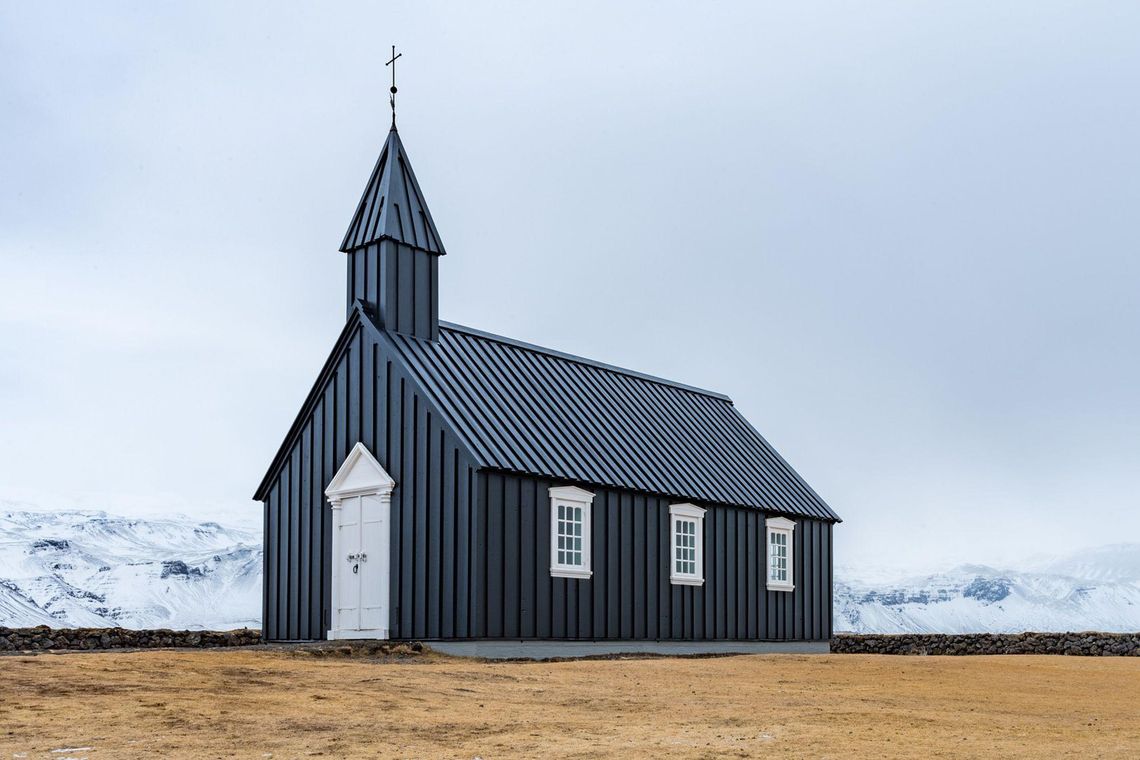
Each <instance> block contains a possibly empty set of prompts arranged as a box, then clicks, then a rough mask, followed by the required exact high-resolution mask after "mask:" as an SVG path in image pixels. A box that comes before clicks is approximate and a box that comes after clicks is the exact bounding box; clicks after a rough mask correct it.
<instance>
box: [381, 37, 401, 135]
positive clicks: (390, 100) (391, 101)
mask: <svg viewBox="0 0 1140 760" xmlns="http://www.w3.org/2000/svg"><path fill="white" fill-rule="evenodd" d="M402 55H403V53H397V52H396V46H395V45H393V46H392V60H390V61H388V62H387V63H385V64H384V65H385V66H391V67H392V88H391V89H390V90H388V92H390V93H392V94H391V95H389V96H388V103H389V104H390V105H391V106H392V126H393V127H394V126H396V59H397V58H399V57H400V56H402Z"/></svg>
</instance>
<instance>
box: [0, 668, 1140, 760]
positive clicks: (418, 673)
mask: <svg viewBox="0 0 1140 760" xmlns="http://www.w3.org/2000/svg"><path fill="white" fill-rule="evenodd" d="M60 750H69V751H66V752H60ZM234 756H238V757H255V758H264V757H276V758H285V757H309V756H324V757H457V758H474V757H481V758H484V760H492V758H501V757H583V758H585V757H600V756H612V757H663V756H669V757H719V756H729V757H756V756H759V757H764V756H778V757H833V758H845V757H876V758H890V757H908V758H910V757H919V758H921V757H1033V758H1040V757H1130V758H1135V757H1140V658H1110V657H1105V658H1097V657H1089V658H1083V657H1034V656H1016V657H884V656H856V655H828V656H803V655H765V656H740V657H720V658H711V659H679V658H661V659H620V660H586V661H577V662H560V663H519V662H500V663H494V662H480V661H474V660H465V659H453V658H447V657H443V656H439V655H432V654H427V655H423V656H418V657H406V658H398V657H389V658H363V657H351V658H348V657H327V656H316V655H313V654H311V653H308V652H295V651H289V650H268V651H267V650H259V649H246V650H181V651H146V652H122V653H71V654H44V655H39V656H22V655H15V656H4V657H0V760H4V759H6V758H22V757H28V758H34V757H52V758H56V759H57V760H60V759H61V758H65V757H76V758H78V757H89V758H112V757H113V758H120V757H148V758H155V757H162V758H165V757H194V758H209V757H234Z"/></svg>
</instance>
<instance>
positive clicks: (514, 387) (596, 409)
mask: <svg viewBox="0 0 1140 760" xmlns="http://www.w3.org/2000/svg"><path fill="white" fill-rule="evenodd" d="M384 335H385V336H386V337H388V338H389V339H390V340H391V342H392V343H393V345H394V346H395V347H396V349H397V351H398V352H399V353H400V355H401V356H402V357H403V358H404V359H405V360H406V362H407V363H408V365H409V366H410V369H411V370H412V372H413V373H414V374H415V375H416V376H417V377H418V378H419V380H420V381H421V382H422V383H423V385H424V386H425V390H427V391H428V393H429V394H430V395H431V396H432V397H433V399H434V400H435V401H436V403H437V404H439V406H440V407H441V409H442V410H443V411H444V412H445V413H446V415H447V417H448V418H449V422H451V424H452V425H453V426H454V427H455V428H456V429H457V430H456V432H457V433H458V434H459V435H460V436H461V437H462V438H463V439H464V441H465V443H466V444H467V445H468V446H469V447H470V448H471V450H472V452H473V453H474V455H475V456H476V458H477V459H479V460H481V462H482V464H483V465H484V466H486V467H489V468H492V469H499V470H506V471H511V472H520V473H528V474H532V475H540V476H546V477H553V478H560V479H565V480H571V481H577V482H581V483H587V484H590V483H593V484H598V485H605V486H614V487H618V488H629V489H633V490H640V491H646V492H651V493H658V494H664V495H669V496H677V497H680V498H684V499H693V500H698V501H709V502H719V503H725V504H735V505H741V506H751V507H756V508H759V509H763V510H766V511H775V512H782V513H786V514H791V515H800V516H804V517H814V518H820V519H824V520H839V519H840V518H839V516H838V515H837V514H836V513H835V512H834V511H832V509H831V508H830V507H829V506H828V505H827V504H826V502H824V500H823V499H822V498H820V496H819V495H818V494H817V493H816V492H815V491H814V490H812V488H811V487H810V486H808V484H807V483H806V482H804V480H803V479H802V478H801V477H800V476H799V475H798V474H797V473H796V471H795V470H793V469H792V468H791V466H790V465H789V464H788V463H787V462H786V461H784V459H783V458H782V457H781V456H780V455H779V454H778V453H777V452H776V450H775V449H774V448H772V446H771V445H770V444H769V443H768V442H767V441H766V440H765V439H764V437H763V436H761V435H760V434H759V433H758V432H757V431H756V430H755V428H753V427H752V426H751V425H750V424H749V423H748V421H747V420H746V419H744V417H743V415H741V414H740V412H738V411H737V410H736V408H735V407H734V406H733V405H732V400H731V399H729V398H728V397H727V396H724V395H722V394H719V393H713V392H711V391H705V390H701V389H699V388H693V387H691V386H687V385H682V384H680V383H674V382H670V381H668V380H662V379H660V378H656V377H652V376H649V375H644V374H641V373H638V372H632V371H630V370H626V369H621V368H620V367H614V366H611V365H608V364H602V363H600V362H596V361H591V360H589V359H583V358H580V357H576V356H572V355H570V354H565V353H561V352H558V351H552V350H550V349H546V348H542V347H539V346H534V345H530V344H528V343H523V342H521V341H517V340H512V339H510V338H504V337H501V336H497V335H491V334H489V333H485V332H482V331H479V330H474V329H471V328H469V327H463V326H461V325H456V324H452V323H448V322H441V323H440V331H439V340H438V341H428V340H422V339H419V338H415V337H412V336H409V335H405V334H402V333H396V332H390V331H384Z"/></svg>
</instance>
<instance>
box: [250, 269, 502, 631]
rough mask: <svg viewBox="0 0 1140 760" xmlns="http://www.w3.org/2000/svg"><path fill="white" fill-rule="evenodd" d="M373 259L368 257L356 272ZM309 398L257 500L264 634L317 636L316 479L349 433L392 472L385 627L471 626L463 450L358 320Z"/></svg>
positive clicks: (469, 495) (322, 519)
mask: <svg viewBox="0 0 1140 760" xmlns="http://www.w3.org/2000/svg"><path fill="white" fill-rule="evenodd" d="M375 268H376V267H375V266H373V264H372V262H371V261H369V262H368V264H367V265H365V264H361V273H362V274H363V273H364V272H365V271H366V270H367V271H368V272H369V273H371V272H372V271H373V270H374V269H375ZM312 399H313V400H312V402H311V404H310V405H309V407H308V411H307V413H306V415H305V416H304V417H303V419H302V420H301V422H300V424H299V425H298V426H297V427H296V431H297V432H296V434H295V437H294V439H293V440H291V441H290V442H289V448H288V451H287V454H286V456H285V457H284V458H283V459H282V463H281V466H280V468H279V470H278V472H277V473H276V474H275V476H274V479H273V481H272V485H271V487H270V489H269V491H268V495H267V498H266V500H265V502H264V505H265V518H264V528H265V554H264V563H265V564H264V583H265V592H264V596H265V599H264V603H263V612H264V620H263V623H262V625H263V628H264V635H265V637H266V638H267V639H269V640H297V639H301V640H304V639H320V638H324V636H325V633H326V631H327V629H328V626H329V624H330V622H331V621H330V613H329V605H330V604H331V601H332V600H331V595H332V587H331V584H332V579H331V572H330V570H331V563H332V562H333V561H336V559H337V558H336V557H331V556H330V549H331V545H332V536H331V532H330V531H331V525H332V515H331V510H330V508H329V506H328V501H327V500H326V499H325V496H324V489H325V487H326V486H327V485H328V483H329V482H330V481H331V480H332V478H333V475H335V474H336V471H337V469H339V468H340V466H341V464H342V463H343V462H344V459H345V457H346V456H347V454H348V451H350V450H351V448H352V446H354V445H355V444H356V442H357V441H358V440H359V441H362V442H363V443H364V444H365V445H366V446H367V447H368V448H369V450H370V451H372V452H373V454H375V456H376V458H377V460H378V461H379V462H380V464H381V465H382V466H383V467H384V469H385V470H387V471H388V472H389V473H390V474H391V475H392V476H393V477H394V478H395V479H396V481H397V484H396V489H395V491H394V492H393V494H392V512H391V518H392V519H391V536H390V541H391V557H392V566H391V577H390V591H389V594H390V605H391V614H390V621H389V625H390V631H391V636H392V637H394V638H397V637H399V638H425V639H426V638H457V637H458V638H462V637H467V636H470V635H471V633H472V631H473V630H475V621H474V609H473V608H472V600H473V599H475V598H476V597H477V595H478V590H477V588H476V583H475V581H474V579H473V578H472V577H471V574H472V567H473V565H472V559H473V554H472V544H471V543H470V542H471V541H473V540H474V538H473V536H472V531H471V526H472V525H474V524H475V521H476V520H477V515H476V509H477V499H476V498H475V493H474V489H473V488H472V484H473V483H474V481H475V470H474V465H473V462H472V461H471V459H470V457H469V455H468V454H467V453H466V450H465V449H464V448H463V447H462V446H461V445H460V443H459V441H458V439H457V438H456V437H455V435H454V433H453V432H452V431H451V430H450V429H449V428H447V427H446V426H445V425H444V424H443V422H442V419H441V418H440V416H439V413H438V410H436V409H435V408H434V407H433V406H432V405H431V403H430V402H429V401H428V400H427V399H426V398H425V397H423V396H422V395H421V394H420V393H419V391H418V387H417V386H416V385H415V383H414V381H413V380H412V378H411V377H410V376H409V375H408V374H407V372H406V371H405V370H404V369H403V368H402V365H401V364H399V363H398V361H397V362H394V361H393V360H392V357H391V356H390V355H389V349H388V347H387V345H386V344H385V343H383V342H382V341H378V340H375V339H373V337H372V336H371V334H369V333H368V332H367V331H365V330H364V329H363V328H358V329H357V331H356V333H355V334H353V335H351V336H349V338H348V339H347V340H346V341H345V342H344V350H343V351H342V353H341V355H340V356H339V357H338V359H337V360H336V361H335V362H334V363H333V364H332V365H331V369H330V371H329V372H328V373H327V376H326V379H325V381H324V384H323V386H322V387H319V388H317V389H316V390H315V392H314V394H313V396H312ZM499 514H502V510H501V508H500V510H499ZM499 541H500V542H501V541H502V535H501V534H500V536H499Z"/></svg>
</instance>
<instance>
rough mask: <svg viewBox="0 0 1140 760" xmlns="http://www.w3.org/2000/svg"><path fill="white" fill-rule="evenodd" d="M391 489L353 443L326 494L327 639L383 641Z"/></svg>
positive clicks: (392, 483)
mask: <svg viewBox="0 0 1140 760" xmlns="http://www.w3.org/2000/svg"><path fill="white" fill-rule="evenodd" d="M395 485H396V484H395V481H393V480H392V478H391V477H389V475H388V473H386V472H384V470H383V468H382V467H380V464H379V463H378V462H377V461H376V460H375V459H374V458H373V457H372V455H371V454H370V453H369V452H368V450H367V449H366V448H365V447H364V446H363V444H357V445H356V446H355V447H354V448H353V450H352V451H351V452H350V453H349V455H348V458H347V459H346V460H345V462H344V464H343V465H342V466H341V469H340V470H339V471H338V472H337V474H336V475H335V476H334V477H333V480H332V483H331V484H329V487H328V489H326V490H325V494H326V495H327V496H328V497H329V504H330V506H331V507H332V527H333V533H332V560H331V561H332V568H331V569H332V597H333V598H332V605H331V606H332V609H331V611H330V613H331V614H330V617H331V618H332V620H331V621H330V625H329V631H328V637H329V638H330V639H386V638H388V618H389V607H388V584H389V582H390V572H391V566H390V565H389V549H388V543H389V532H390V530H391V527H390V523H389V513H390V511H391V508H392V491H393V489H394V488H395Z"/></svg>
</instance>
